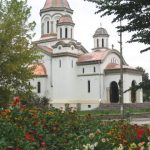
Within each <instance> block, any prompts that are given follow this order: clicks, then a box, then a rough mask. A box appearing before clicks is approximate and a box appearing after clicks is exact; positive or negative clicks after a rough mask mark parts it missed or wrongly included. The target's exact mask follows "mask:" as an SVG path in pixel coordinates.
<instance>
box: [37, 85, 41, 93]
mask: <svg viewBox="0 0 150 150" xmlns="http://www.w3.org/2000/svg"><path fill="white" fill-rule="evenodd" d="M37 92H38V93H41V83H40V82H38V83H37Z"/></svg>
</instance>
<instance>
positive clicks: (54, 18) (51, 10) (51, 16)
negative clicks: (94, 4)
mask: <svg viewBox="0 0 150 150" xmlns="http://www.w3.org/2000/svg"><path fill="white" fill-rule="evenodd" d="M66 14H67V15H70V16H71V15H72V14H73V10H72V9H71V8H70V6H69V3H68V1H67V0H46V2H45V5H44V7H43V8H42V9H41V10H40V16H41V38H42V37H52V36H55V37H56V36H57V23H58V20H59V19H60V17H61V16H62V15H66Z"/></svg>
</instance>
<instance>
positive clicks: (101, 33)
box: [93, 27, 109, 37]
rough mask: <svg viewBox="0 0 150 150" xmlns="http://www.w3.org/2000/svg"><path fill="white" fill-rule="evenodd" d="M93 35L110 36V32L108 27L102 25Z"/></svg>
mask: <svg viewBox="0 0 150 150" xmlns="http://www.w3.org/2000/svg"><path fill="white" fill-rule="evenodd" d="M93 37H109V34H108V32H107V30H106V29H104V28H102V27H100V28H98V29H97V30H96V31H95V34H94V35H93Z"/></svg>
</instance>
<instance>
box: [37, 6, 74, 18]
mask: <svg viewBox="0 0 150 150" xmlns="http://www.w3.org/2000/svg"><path fill="white" fill-rule="evenodd" d="M48 11H66V12H68V13H71V14H73V10H72V9H69V8H65V7H50V8H46V9H41V10H40V16H41V14H42V13H45V12H48Z"/></svg>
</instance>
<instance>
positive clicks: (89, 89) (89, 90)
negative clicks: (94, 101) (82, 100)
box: [88, 80, 91, 93]
mask: <svg viewBox="0 0 150 150" xmlns="http://www.w3.org/2000/svg"><path fill="white" fill-rule="evenodd" d="M90 92H91V82H90V80H88V93H90Z"/></svg>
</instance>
